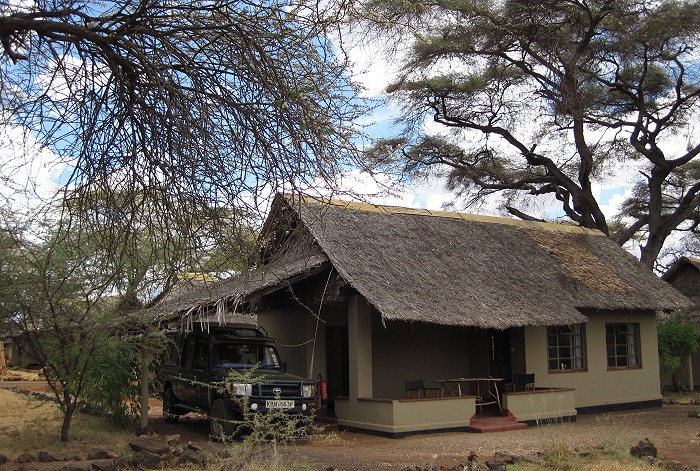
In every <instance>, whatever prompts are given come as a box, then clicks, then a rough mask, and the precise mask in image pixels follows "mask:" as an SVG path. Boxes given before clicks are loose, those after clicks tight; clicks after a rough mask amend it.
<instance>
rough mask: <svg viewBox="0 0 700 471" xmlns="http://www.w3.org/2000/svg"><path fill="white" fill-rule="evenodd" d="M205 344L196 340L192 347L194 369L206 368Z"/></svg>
mask: <svg viewBox="0 0 700 471" xmlns="http://www.w3.org/2000/svg"><path fill="white" fill-rule="evenodd" d="M207 350H208V348H207V344H206V343H205V342H202V341H198V342H197V343H196V344H195V347H194V365H193V367H192V368H193V369H195V370H203V371H204V370H206V369H207Z"/></svg>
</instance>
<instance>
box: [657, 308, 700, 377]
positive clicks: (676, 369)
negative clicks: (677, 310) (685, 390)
mask: <svg viewBox="0 0 700 471" xmlns="http://www.w3.org/2000/svg"><path fill="white" fill-rule="evenodd" d="M658 338H659V363H660V369H661V377H662V378H663V379H665V380H669V379H672V380H673V385H674V388H676V389H678V388H680V374H681V371H682V368H683V367H684V366H685V361H686V358H687V357H688V356H690V355H692V354H694V353H696V352H697V351H698V330H697V326H696V324H695V322H694V321H692V320H686V319H683V318H682V317H681V316H680V315H674V316H672V317H670V318H669V319H667V320H665V321H663V322H661V323H660V324H659V327H658Z"/></svg>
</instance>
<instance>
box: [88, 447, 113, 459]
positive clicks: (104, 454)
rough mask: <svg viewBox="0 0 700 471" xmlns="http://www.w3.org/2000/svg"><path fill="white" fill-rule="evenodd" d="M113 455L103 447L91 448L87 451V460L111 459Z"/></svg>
mask: <svg viewBox="0 0 700 471" xmlns="http://www.w3.org/2000/svg"><path fill="white" fill-rule="evenodd" d="M112 458H114V455H113V454H112V453H111V452H110V451H109V450H107V449H105V448H92V449H90V450H88V452H87V459H89V460H111V459H112Z"/></svg>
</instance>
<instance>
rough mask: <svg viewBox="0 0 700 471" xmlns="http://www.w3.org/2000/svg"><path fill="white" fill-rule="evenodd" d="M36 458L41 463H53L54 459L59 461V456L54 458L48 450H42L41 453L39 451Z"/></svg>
mask: <svg viewBox="0 0 700 471" xmlns="http://www.w3.org/2000/svg"><path fill="white" fill-rule="evenodd" d="M36 460H37V461H38V462H39V463H53V462H54V461H58V459H57V458H54V457H53V456H51V454H50V453H48V452H46V451H40V452H39V453H37V455H36Z"/></svg>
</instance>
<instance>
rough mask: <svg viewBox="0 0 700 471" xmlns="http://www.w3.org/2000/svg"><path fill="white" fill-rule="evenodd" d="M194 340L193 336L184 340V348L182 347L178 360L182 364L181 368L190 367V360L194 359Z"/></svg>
mask: <svg viewBox="0 0 700 471" xmlns="http://www.w3.org/2000/svg"><path fill="white" fill-rule="evenodd" d="M195 340H196V339H195V338H194V337H189V338H188V339H187V341H186V342H185V348H184V349H183V352H182V358H181V361H180V366H182V367H183V368H187V369H190V368H192V360H193V359H194V344H195Z"/></svg>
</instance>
